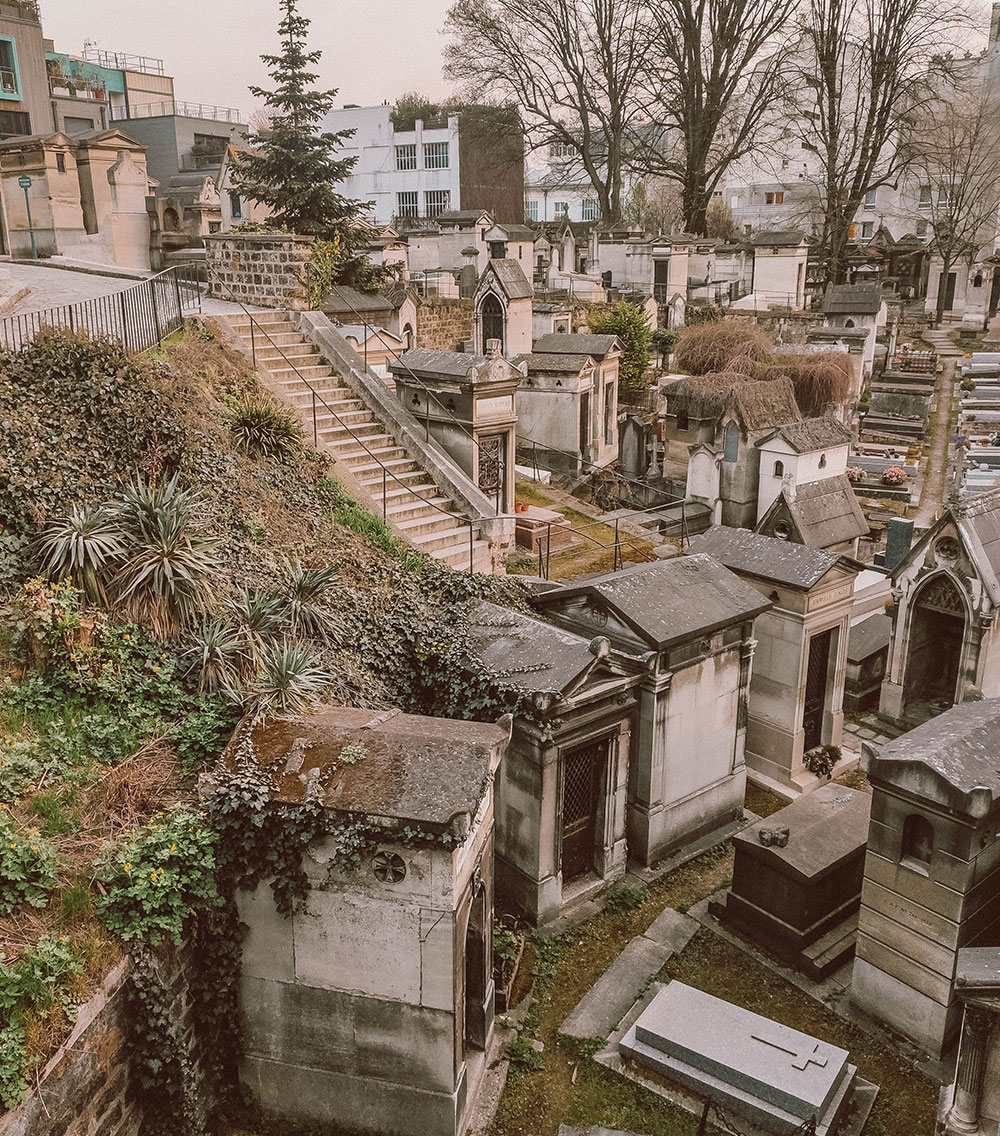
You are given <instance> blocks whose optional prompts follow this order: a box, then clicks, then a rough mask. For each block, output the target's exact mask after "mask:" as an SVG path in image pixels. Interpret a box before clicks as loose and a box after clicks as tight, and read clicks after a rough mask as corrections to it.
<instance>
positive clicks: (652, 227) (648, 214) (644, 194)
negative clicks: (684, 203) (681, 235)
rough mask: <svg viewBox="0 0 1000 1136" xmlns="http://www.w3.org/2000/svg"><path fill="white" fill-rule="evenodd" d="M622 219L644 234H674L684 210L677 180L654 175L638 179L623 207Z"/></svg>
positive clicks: (679, 227) (679, 225) (680, 222)
mask: <svg viewBox="0 0 1000 1136" xmlns="http://www.w3.org/2000/svg"><path fill="white" fill-rule="evenodd" d="M622 220H623V221H624V222H625V223H626V224H627V225H633V226H635V227H636V228H638V229H644V230H645V231H646V232H647V233H674V232H677V231H679V230H680V229H682V228H683V227H684V213H683V210H682V208H681V195H680V188H679V187H678V185H677V183H676V182H675V181H671V180H670V179H668V178H665V177H656V176H655V175H654V176H652V177H647V178H643V179H641V180H639V181H637V182H636V183H635V185H634V186H633V187H632V192H631V193H630V194H629V197H628V200H627V202H626V204H625V206H624V207H623V210H622Z"/></svg>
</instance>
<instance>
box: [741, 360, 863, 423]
mask: <svg viewBox="0 0 1000 1136" xmlns="http://www.w3.org/2000/svg"><path fill="white" fill-rule="evenodd" d="M757 377H758V378H760V379H777V378H781V377H787V378H789V379H791V380H792V386H793V387H795V401H796V402H797V403H798V404H799V408H800V409H801V411H802V413H803V414H804V415H805V416H806V417H807V418H817V417H819V416H820V415H822V414H825V413H826V412H827V410H828V408H829V406H830V404H831V403H833V404H834V405H837V406H839V405H841V404H842V403H844V402H846V401H847V398H848V396H849V395H850V393H851V384H852V370H851V361H850V357H849V356H848V355H847V354H846V353H845V352H840V351H819V352H816V353H815V354H812V355H775V356H772V357H771V358H770V359H768V360H766V361H764V362H763V363H762V364H761V366H760V367H759V369H758V371H757Z"/></svg>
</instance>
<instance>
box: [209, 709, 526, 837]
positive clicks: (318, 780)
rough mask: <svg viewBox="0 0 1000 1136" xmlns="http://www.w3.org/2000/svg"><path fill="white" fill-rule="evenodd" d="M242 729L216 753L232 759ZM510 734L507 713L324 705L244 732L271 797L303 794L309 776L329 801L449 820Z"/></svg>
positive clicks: (474, 795)
mask: <svg viewBox="0 0 1000 1136" xmlns="http://www.w3.org/2000/svg"><path fill="white" fill-rule="evenodd" d="M245 728H246V727H244V728H243V729H245ZM243 729H241V730H240V731H238V732H237V734H236V736H235V738H234V740H233V741H232V742H231V743H230V746H229V748H228V749H227V751H226V754H225V757H224V759H223V760H224V763H225V764H226V765H228V766H229V767H230V768H232V767H233V764H234V762H235V758H236V752H237V749H238V746H239V744H240V741H241V739H242V738H243ZM509 737H510V729H509V720H508V721H506V722H505V721H504V719H501V721H500V723H499V724H497V725H491V724H488V723H485V722H458V721H453V720H452V719H447V718H427V717H424V716H422V715H418V714H402V713H400V712H399V711H398V710H381V711H379V710H360V709H355V708H353V707H348V706H327V707H320V708H318V709H316V710H313V711H311V712H310V713H307V714H302V715H299V716H296V717H289V718H271V719H268V720H267V721H266V722H263V723H257V724H256V725H255V726H253V728H252V733H251V742H252V744H253V748H254V750H255V751H256V754H257V757H258V760H259V761H260V764H261V765H262V766H263V767H264V768H266V769H269V770H271V771H272V772H273V776H274V779H275V783H276V790H275V793H274V799H275V800H280V801H302V800H304V799H305V798H306V795H307V793H308V792H309V788H310V786H315V788H316V791H317V792H318V794H319V799H320V800H321V801H322V803H323V804H324V805H326V807H327V808H331V809H337V810H342V811H344V812H352V813H364V814H366V815H369V816H380V817H393V818H396V819H399V820H415V821H423V822H426V823H429V824H433V825H441V826H446V825H449V824H451V822H452V821H453V819H454V818H456V817H458V816H459V815H460V814H463V813H464V814H467V815H468V816H469V817H472V816H474V815H475V813H476V810H477V809H478V807H479V803H480V801H481V800H482V798H483V795H484V794H485V792H486V789H487V786H488V784H489V781H490V779H491V777H492V775H493V771H494V769H495V767H496V764H497V761H498V760H499V757H498V756H497V751H498V750H501V751H502V749H503V747H504V746H505V745H506V743H507V740H508V738H509ZM346 746H352V747H358V751H357V754H356V755H354V756H353V760H344V758H343V757H342V756H341V755H342V753H343V751H344V748H345V747H346Z"/></svg>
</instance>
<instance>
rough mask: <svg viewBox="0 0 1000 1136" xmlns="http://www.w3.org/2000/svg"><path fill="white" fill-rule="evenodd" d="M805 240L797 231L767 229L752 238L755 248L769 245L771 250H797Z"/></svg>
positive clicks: (802, 234) (801, 233)
mask: <svg viewBox="0 0 1000 1136" xmlns="http://www.w3.org/2000/svg"><path fill="white" fill-rule="evenodd" d="M805 239H806V235H805V233H803V232H801V231H800V230H799V229H767V230H765V231H764V232H763V233H758V234H757V235H756V236H755V237H754V238H753V243H754V246H755V247H756V248H760V247H761V246H763V245H770V246H771V248H797V247H798V246H799V245H800V244H802V242H803V241H804V240H805Z"/></svg>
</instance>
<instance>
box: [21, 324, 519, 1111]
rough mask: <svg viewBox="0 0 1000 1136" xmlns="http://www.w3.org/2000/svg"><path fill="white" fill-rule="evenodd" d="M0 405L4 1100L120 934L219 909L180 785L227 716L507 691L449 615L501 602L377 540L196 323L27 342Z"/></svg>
mask: <svg viewBox="0 0 1000 1136" xmlns="http://www.w3.org/2000/svg"><path fill="white" fill-rule="evenodd" d="M0 422H2V423H3V430H2V431H0V633H2V651H0V1106H2V1107H5V1108H10V1107H12V1106H13V1105H14V1104H16V1103H17V1102H18V1100H20V1099H21V1097H22V1096H23V1095H24V1093H25V1092H26V1091H27V1086H28V1084H29V1083H31V1079H32V1076H33V1072H34V1069H35V1068H36V1067H37V1066H38V1065H39V1064H40V1063H41V1062H42V1061H43V1060H44V1058H45V1057H46V1055H47V1054H48V1053H49V1052H51V1050H52V1049H53V1047H54V1046H55V1045H57V1044H58V1042H59V1041H60V1040H61V1039H62V1038H63V1037H64V1036H65V1035H66V1034H67V1032H68V1031H69V1029H70V1028H71V1022H72V1017H73V1007H74V1006H75V1005H77V1004H79V1003H80V1002H82V1001H84V1000H85V999H86V998H87V997H88V996H89V994H90V993H92V992H93V990H94V989H95V988H96V986H97V985H98V984H99V982H100V980H101V978H102V976H103V974H104V973H105V972H106V971H107V970H108V969H109V967H110V966H111V965H113V963H114V961H115V960H116V959H117V958H118V957H120V953H119V952H120V951H121V949H122V947H123V946H124V947H125V948H126V949H128V950H130V951H133V952H134V951H135V950H137V949H139V948H141V947H143V946H148V945H152V946H155V945H156V944H157V943H160V942H163V941H169V940H176V939H177V937H178V935H179V934H180V931H181V929H182V928H184V931H185V935H187V928H186V927H185V926H184V922H185V919H187V918H188V916H189V914H190V912H191V911H192V909H197V910H198V911H199V912H201V917H203V918H205V919H209V921H210V922H212V921H214V923H213V925H215V924H220V923H221V924H225V923H226V920H227V918H228V915H227V914H226V912H225V908H224V898H225V897H224V895H222V893H221V892H220V883H221V884H222V885H223V887H222V891H224V890H225V886H228V885H226V880H225V879H224V878H223V877H221V876H220V875H219V871H218V868H217V862H216V857H217V852H218V848H220V847H222V845H220V843H219V842H220V840H221V839H222V838H221V836H220V832H221V831H223V830H224V829H225V824H224V822H223V821H220V819H219V818H221V817H224V816H225V815H226V809H227V807H228V805H227V804H226V802H225V801H218V800H217V801H216V803H215V805H214V807H212V808H210V810H209V812H208V813H205V812H203V811H202V809H201V808H200V806H199V804H198V802H197V798H196V795H195V793H194V780H195V777H196V775H197V774H198V773H199V772H200V771H201V770H203V769H205V768H206V767H208V766H209V765H211V764H212V763H213V762H214V761H215V759H216V758H217V757H218V755H219V753H220V752H221V749H222V747H223V746H224V745H225V744H226V743H227V741H228V740H229V738H230V737H231V735H232V732H233V728H234V726H235V724H236V722H237V721H238V720H239V719H240V717H241V716H242V715H244V714H245V713H248V712H252V713H254V714H255V715H256V716H258V717H259V716H266V715H267V714H271V713H280V712H294V711H296V710H299V709H301V708H302V707H304V706H305V705H307V704H308V703H309V702H311V701H313V700H316V699H320V698H328V699H332V700H336V701H341V702H348V703H353V704H356V705H361V706H371V707H386V706H398V707H399V708H401V709H403V710H407V711H411V712H424V713H434V714H453V715H456V716H463V717H482V718H486V719H490V718H495V717H496V716H497V715H498V714H499V713H501V712H502V711H503V710H504V709H509V708H513V704H514V699H513V697H512V696H511V694H510V692H509V691H506V690H505V689H504V687H503V684H502V683H500V682H498V681H493V680H491V679H489V678H488V677H487V676H483V675H481V674H480V675H476V676H475V677H470V676H469V675H468V668H467V667H466V665H465V648H464V642H465V628H466V620H465V612H466V609H467V606H468V604H469V602H470V600H472V599H473V598H476V597H479V596H486V597H488V598H492V599H497V600H500V601H502V602H508V603H518V602H519V596H520V593H519V592H518V591H517V590H516V589H517V585H516V584H515V583H513V582H507V581H504V580H495V579H491V578H482V577H480V578H470V577H468V576H465V575H461V574H458V573H454V572H452V571H450V570H449V569H447V568H443V567H441V566H439V565H437V564H436V563H435V562H433V561H429V560H425V559H423V558H421V557H419V556H418V555H416V554H415V553H413V552H412V551H410V550H408V549H406V548H404V547H402V546H401V545H400V544H399V543H398V542H397V541H396V539H395V538H394V537H393V536H392V534H391V532H389V531H388V530H387V529H386V528H385V527H384V525H383V524H382V523H381V521H379V520H377V519H376V518H374V517H372V516H371V515H370V514H368V513H366V512H365V511H364V510H363V509H362V508H360V507H359V506H358V505H357V504H356V503H354V502H352V501H351V500H350V499H349V498H347V497H346V495H345V494H344V492H343V490H342V489H341V487H340V486H339V485H338V483H337V482H336V481H335V480H334V479H333V478H332V477H331V476H330V471H329V469H328V467H327V465H326V464H325V460H324V459H322V458H321V457H319V456H317V455H316V454H315V453H313V452H311V451H310V450H309V449H308V448H307V447H305V446H303V445H302V442H301V439H300V437H299V431H298V428H297V426H296V424H295V422H294V420H292V419H291V418H290V417H289V416H288V415H287V413H286V412H285V411H284V410H283V409H282V408H281V407H280V406H278V405H277V404H276V403H275V402H274V401H273V400H272V399H271V398H270V397H269V396H268V395H267V394H266V392H265V391H264V390H263V388H262V387H261V386H260V384H259V383H258V381H257V379H256V377H255V376H254V375H253V374H252V373H251V372H250V371H249V370H248V369H247V367H246V364H245V363H244V361H243V359H242V358H241V357H239V356H237V355H235V354H233V353H231V352H230V351H229V350H228V349H227V348H225V347H224V346H222V344H221V343H220V342H219V341H218V340H217V339H216V338H215V336H214V334H213V332H212V330H211V325H210V323H202V324H198V325H191V326H190V327H189V328H188V329H187V330H186V331H185V333H184V334H183V335H181V336H179V337H178V338H176V339H175V340H174V341H173V342H172V343H170V344H168V346H167V347H165V348H164V349H163V350H162V351H161V352H160V353H159V354H158V355H157V356H156V357H155V358H142V359H135V358H133V357H131V356H128V355H126V354H124V353H123V352H122V351H121V350H120V349H119V348H118V347H116V346H114V345H112V344H109V343H106V342H101V341H94V340H89V339H87V338H83V337H76V336H69V335H64V334H56V333H51V334H46V335H45V336H43V337H42V338H41V339H40V340H39V341H38V342H37V343H36V344H35V345H32V346H30V347H28V348H27V349H25V350H24V351H23V352H20V353H18V354H15V355H5V356H0ZM301 846H302V844H301V841H300V842H299V843H298V844H297V847H299V848H301ZM219 854H220V855H221V853H219ZM220 908H222V914H217V915H211V914H210V913H211V912H213V911H216V910H217V909H220ZM206 913H207V914H206ZM204 933H206V934H207V932H204ZM229 942H230V945H231V944H232V936H230V939H229ZM161 1080H162V1078H161Z"/></svg>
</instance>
